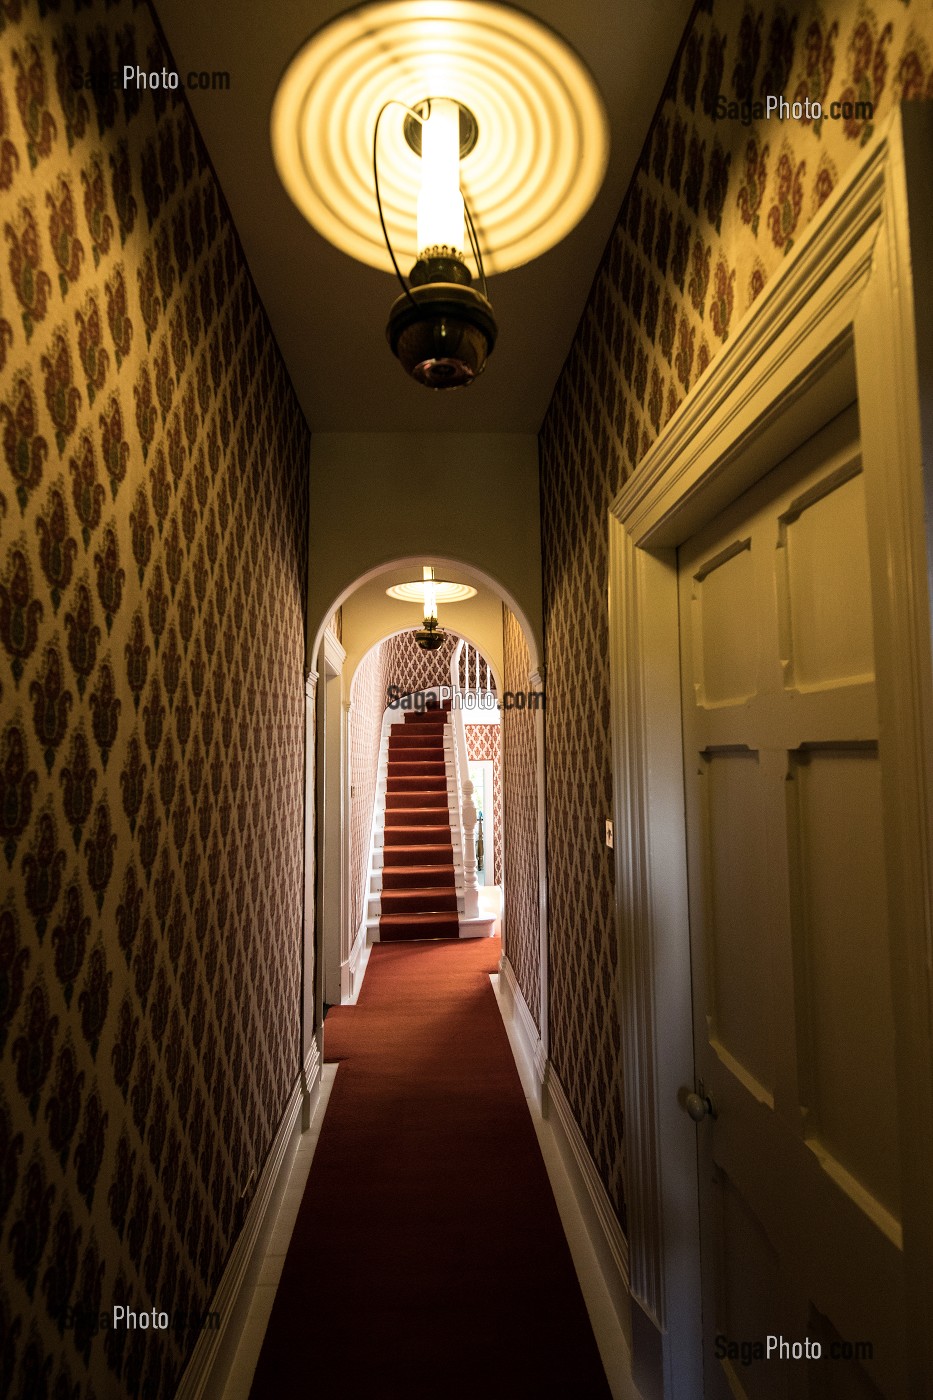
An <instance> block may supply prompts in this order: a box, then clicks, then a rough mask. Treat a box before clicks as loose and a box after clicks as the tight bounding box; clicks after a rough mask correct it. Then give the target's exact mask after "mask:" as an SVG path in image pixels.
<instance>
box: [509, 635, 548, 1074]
mask: <svg viewBox="0 0 933 1400" xmlns="http://www.w3.org/2000/svg"><path fill="white" fill-rule="evenodd" d="M528 688H529V690H540V691H544V689H545V686H544V664H543V663H542V664H541V665H540V666H538V667H537V669H536V670H534V671H532V672H531V673H530V675H529V677H528ZM546 706H547V694H546V692H545V701H544V706H539V707H538V708H537V709H536V710H535V785H536V789H537V797H538V1023H539V1025H540V1026H541V1044H542V1046H543V1050H544V1055H545V1056H547V1054H548V1050H549V1048H550V1032H549V1025H550V1021H549V1017H548V951H547V950H548V907H547V802H546V791H545V782H546V767H545V760H546V754H545V746H544V715H545V708H546ZM503 771H504V769H503Z"/></svg>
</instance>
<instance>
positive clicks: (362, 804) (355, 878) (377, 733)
mask: <svg viewBox="0 0 933 1400" xmlns="http://www.w3.org/2000/svg"><path fill="white" fill-rule="evenodd" d="M389 648H390V642H389V641H386V642H380V643H379V645H378V646H375V647H373V649H372V651H370V652H368V653H367V654H366V656H364V657H363V660H362V661H361V662H360V665H359V667H358V669H357V672H356V675H355V676H354V677H353V683H352V685H351V688H350V725H349V729H350V783H351V786H352V795H351V799H350V908H351V909H352V910H353V926H352V929H351V936H355V935H356V932H357V930H358V929H359V927H360V924H361V923H362V921H363V919H364V918H365V908H366V897H367V894H368V890H367V888H366V875H367V870H368V867H369V849H370V836H371V833H372V825H373V804H374V802H375V799H376V776H377V769H378V766H379V741H380V739H381V737H382V717H383V715H384V714H385V709H386V686H387V685H389V684H390V681H389V680H388V675H389V668H388V651H389Z"/></svg>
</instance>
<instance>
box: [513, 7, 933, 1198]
mask: <svg viewBox="0 0 933 1400" xmlns="http://www.w3.org/2000/svg"><path fill="white" fill-rule="evenodd" d="M767 94H772V95H775V96H777V95H780V94H783V95H784V96H785V97H786V98H787V99H788V100H789V101H791V100H802V99H803V98H804V97H809V98H810V99H811V100H816V101H820V102H821V103H822V104H823V106H824V108H828V105H829V103H830V102H832V101H834V100H837V99H838V100H842V101H851V100H853V99H858V100H860V101H862V100H869V101H872V102H873V103H874V104H875V119H874V123H872V122H864V121H855V120H850V121H831V120H829V119H828V118H826V119H824V120H823V121H821V122H794V121H787V122H784V123H779V122H777V121H776V120H772V121H770V122H766V121H759V122H752V123H751V124H750V125H747V126H743V124H742V122H741V121H740V120H730V119H728V117H727V118H726V119H722V120H717V119H716V110H717V102H718V99H719V98H720V97H722V98H723V99H725V102H726V103H729V102H736V103H739V104H742V103H747V102H749V101H760V100H763V98H764V96H765V95H767ZM923 95H926V96H927V97H933V6H931V4H930V0H913V3H902V0H884V3H881V4H876V5H867V4H859V5H858V6H856V5H854V4H850V3H846V0H830V3H826V4H822V5H805V6H801V7H799V8H797V9H788V8H786V7H785V6H783V5H780V4H778V5H774V4H765V5H762V4H750V3H747V0H715V2H714V3H711V4H706V5H704V6H703V7H702V8H701V10H700V12H699V13H698V14H697V15H696V17H695V20H694V23H693V26H692V29H691V31H690V33H689V34H688V36H687V39H686V43H685V45H684V47H683V49H682V52H681V57H680V60H679V62H678V64H677V66H676V68H675V71H674V72H673V73H672V74H671V77H670V80H669V83H668V86H667V91H666V94H665V98H664V102H663V105H662V107H661V110H660V111H659V113H658V115H657V117H656V119H655V121H654V123H653V125H652V129H651V131H650V133H649V136H648V139H647V142H646V144H645V148H644V151H643V152H642V156H641V160H640V163H639V166H638V169H637V171H636V174H635V177H634V179H633V182H632V185H631V187H630V189H629V192H628V194H627V196H626V199H625V202H624V204H623V207H622V210H621V212H620V215H619V218H618V221H617V224H616V227H615V230H614V233H613V235H612V237H611V239H610V242H609V245H608V247H607V249H606V253H605V256H604V259H603V263H602V266H601V268H600V270H599V273H598V275H597V277H596V280H595V282H594V284H593V288H592V290H591V293H590V297H589V301H588V303H587V307H586V310H585V312H584V315H583V318H582V320H581V323H580V327H579V330H578V332H577V336H576V339H575V341H574V344H573V347H572V350H571V353H570V355H569V357H568V359H567V362H566V364H565V366H564V369H563V372H562V374H561V376H560V379H559V381H558V384H557V388H556V390H555V393H554V397H553V400H552V402H551V406H550V409H549V411H548V414H547V417H546V420H545V423H544V426H543V429H542V432H541V439H540V447H541V488H542V538H543V554H544V588H545V633H546V654H547V668H548V675H547V679H548V719H547V767H548V773H553V774H559V775H560V782H559V783H553V784H549V792H548V797H549V809H548V853H549V870H548V893H549V922H550V944H551V992H550V995H551V1053H552V1055H553V1057H554V1060H555V1064H556V1067H557V1070H558V1073H559V1075H560V1077H561V1080H562V1082H563V1083H564V1085H565V1087H566V1089H567V1092H568V1094H569V1096H570V1101H571V1104H572V1106H573V1108H574V1111H575V1113H576V1115H577V1117H578V1120H579V1122H580V1125H581V1127H582V1129H583V1132H584V1134H585V1135H586V1138H587V1141H588V1143H589V1145H590V1147H591V1149H592V1150H593V1152H594V1156H595V1159H596V1162H597V1164H598V1166H599V1169H600V1171H601V1174H602V1176H603V1179H604V1181H605V1183H606V1185H607V1187H608V1189H609V1191H610V1193H611V1195H612V1197H613V1199H614V1201H615V1203H616V1205H617V1207H618V1209H619V1212H620V1215H621V1216H622V1218H623V1220H624V1200H623V1185H622V1158H623V1145H622V1089H621V1082H622V1066H621V1037H620V1030H619V1024H618V1017H617V1011H616V1007H617V997H618V986H617V964H616V946H615V935H614V931H613V916H612V904H613V896H612V872H611V866H610V862H609V859H608V858H607V854H606V851H605V848H604V847H602V844H601V842H600V839H599V832H600V830H601V826H602V822H603V819H604V818H605V816H606V815H607V814H608V813H609V811H610V810H611V775H610V749H609V674H608V651H609V648H608V620H607V575H608V536H607V524H606V519H607V507H608V504H609V501H610V500H611V499H612V497H613V496H614V495H615V494H616V492H617V491H618V489H619V487H620V485H621V484H622V481H623V480H624V478H625V476H626V475H627V474H628V473H629V472H631V471H633V470H634V469H636V468H637V465H638V463H639V461H640V460H641V458H642V457H643V455H644V453H645V451H646V450H647V448H648V446H649V445H650V443H651V442H652V441H653V440H654V438H655V437H656V436H657V434H658V432H659V431H660V429H661V427H662V426H663V425H664V424H665V423H666V422H667V421H668V419H669V418H670V417H671V415H672V414H673V413H674V412H675V410H676V409H677V407H678V405H679V404H680V402H681V401H682V400H683V399H684V397H685V396H686V395H687V394H688V393H689V392H690V391H691V390H692V388H693V387H694V385H695V384H696V382H697V380H698V379H699V377H700V376H701V375H702V373H703V371H704V369H705V368H706V366H707V365H708V364H709V363H710V361H711V360H712V359H713V357H714V356H715V354H716V352H717V350H718V348H719V347H720V346H721V345H722V344H723V343H724V342H725V341H726V340H727V339H728V337H729V335H730V333H731V332H732V330H733V329H734V327H735V324H736V322H737V320H738V319H739V317H740V316H741V315H742V314H743V312H744V311H745V310H746V309H747V308H748V307H749V306H750V305H751V303H752V302H753V301H754V299H755V297H756V296H758V294H759V293H760V291H761V289H762V288H763V287H764V285H765V283H766V282H767V279H768V277H769V276H771V275H772V274H773V273H774V271H775V269H776V268H777V267H779V266H780V264H781V261H782V259H783V258H785V257H786V256H787V255H788V254H791V253H792V250H793V247H794V244H795V242H796V241H797V240H798V239H799V237H800V235H801V233H802V232H803V230H804V228H805V227H806V225H807V223H808V222H809V220H810V219H811V218H813V217H814V215H815V214H816V213H817V211H818V210H819V208H820V206H821V204H822V203H823V202H824V200H825V199H826V198H827V196H828V195H829V194H830V192H831V191H832V189H833V188H834V186H835V185H836V184H837V182H838V180H839V178H840V176H841V175H842V174H843V172H844V171H845V170H846V168H847V167H848V166H849V165H850V164H851V163H852V161H854V160H855V159H856V157H857V156H858V154H859V151H860V150H861V148H862V146H863V145H864V143H865V142H866V141H867V140H868V139H869V137H870V136H871V133H872V130H873V129H875V128H877V126H878V124H879V122H881V121H883V120H884V118H885V116H886V115H887V114H888V112H889V111H890V110H891V107H892V104H893V103H895V102H897V101H898V100H900V99H901V98H914V97H920V96H923Z"/></svg>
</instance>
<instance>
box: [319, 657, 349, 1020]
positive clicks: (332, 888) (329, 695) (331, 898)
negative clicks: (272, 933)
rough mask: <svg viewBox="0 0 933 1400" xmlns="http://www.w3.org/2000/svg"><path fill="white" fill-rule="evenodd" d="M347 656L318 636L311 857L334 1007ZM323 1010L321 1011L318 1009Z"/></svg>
mask: <svg viewBox="0 0 933 1400" xmlns="http://www.w3.org/2000/svg"><path fill="white" fill-rule="evenodd" d="M346 659H347V654H346V652H345V651H344V649H343V647H342V646H341V644H340V642H338V640H337V638H336V637H335V636H334V634H333V632H330V631H327V632H325V633H324V639H323V641H322V643H321V650H320V660H319V680H318V717H317V718H318V743H317V749H318V757H319V763H320V770H319V776H318V783H317V818H318V820H317V823H316V825H317V851H318V862H319V863H318V920H319V928H320V938H319V943H318V946H319V949H320V957H321V979H322V994H323V999H324V1001H325V1002H326V1003H327V1004H328V1005H339V1004H340V1002H341V1001H342V1000H343V997H342V994H341V969H342V968H343V966H344V965H345V964H346V962H347V959H348V958H349V955H350V949H349V936H348V928H349V924H348V905H349V894H348V882H349V868H350V863H349V855H348V846H349V803H348V791H347V789H348V782H349V779H348V763H347V728H348V712H349V705H348V704H347V702H346V698H345V694H344V673H343V667H344V662H345V661H346ZM321 1009H322V1010H323V1007H322V1008H321Z"/></svg>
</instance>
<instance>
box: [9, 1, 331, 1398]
mask: <svg viewBox="0 0 933 1400" xmlns="http://www.w3.org/2000/svg"><path fill="white" fill-rule="evenodd" d="M137 59H139V60H140V61H141V62H142V63H143V64H144V65H145V66H146V67H147V68H150V69H152V68H161V67H162V66H163V63H164V62H166V58H165V56H164V55H163V53H162V52H161V49H160V43H159V39H158V37H157V32H156V29H155V26H154V24H153V21H152V17H151V15H150V12H149V10H148V9H147V8H146V7H145V6H142V5H140V6H134V5H133V4H131V3H130V0H108V3H107V4H106V5H94V6H88V5H87V4H85V3H81V0H75V3H74V4H72V3H70V0H63V3H61V4H59V3H54V4H52V3H44V2H43V3H39V2H38V0H4V3H2V4H0V224H2V248H0V647H2V653H0V662H2V664H0V872H2V876H0V890H2V893H0V1071H2V1072H0V1394H3V1395H7V1394H15V1395H18V1396H23V1397H26V1396H29V1397H33V1396H36V1397H38V1396H44V1395H55V1396H61V1397H65V1396H68V1397H71V1396H78V1395H80V1396H81V1397H83V1398H84V1400H90V1398H91V1397H94V1396H97V1397H109V1396H115V1395H139V1396H146V1397H162V1396H164V1397H168V1396H170V1395H172V1394H174V1391H175V1387H176V1384H177V1381H178V1378H179V1375H180V1372H181V1369H182V1367H183V1364H184V1362H185V1359H186V1356H187V1354H188V1352H189V1351H190V1349H191V1348H192V1346H193V1345H194V1342H195V1340H196V1335H197V1334H196V1332H194V1331H192V1330H183V1329H180V1330H171V1331H169V1332H155V1331H149V1332H143V1331H131V1332H122V1331H116V1332H115V1331H108V1332H103V1331H97V1329H96V1327H95V1325H94V1321H93V1319H94V1317H95V1316H96V1315H97V1314H98V1313H99V1312H100V1311H101V1309H109V1308H111V1307H112V1305H113V1304H114V1303H118V1302H124V1303H127V1304H131V1305H133V1306H137V1307H140V1308H146V1309H148V1308H151V1307H152V1306H153V1305H156V1306H157V1307H158V1308H159V1309H161V1310H163V1311H166V1312H169V1313H170V1314H171V1315H174V1316H177V1315H179V1314H181V1315H185V1316H187V1315H190V1314H199V1313H201V1312H202V1311H203V1310H204V1308H205V1307H206V1305H207V1303H208V1301H209V1300H210V1298H211V1296H212V1293H213V1291H214V1289H215V1287H216V1285H217V1283H218V1281H219V1278H220V1275H221V1272H222V1270H223V1267H224V1263H225V1261H226V1258H227V1256H228V1253H229V1251H230V1248H231V1246H232V1244H233V1242H234V1240H235V1239H236V1236H237V1232H238V1230H239V1228H240V1224H241V1221H242V1216H243V1211H244V1208H245V1206H247V1205H248V1203H249V1194H248V1192H247V1194H246V1197H245V1199H243V1196H242V1193H243V1192H244V1189H245V1188H246V1187H247V1184H248V1182H249V1181H250V1180H251V1173H253V1172H254V1171H255V1172H258V1171H259V1170H260V1169H261V1167H262V1165H263V1161H264V1158H265V1154H266V1152H267V1150H268V1147H269V1145H270V1142H271V1139H272V1136H273V1134H274V1132H275V1129H276V1127H277V1125H278V1121H279V1118H280V1115H281V1113H282V1111H283V1108H284V1106H285V1102H286V1100H287V1097H288V1094H289V1091H290V1089H291V1086H292V1084H293V1082H294V1079H295V1076H296V1073H297V1069H298V1058H299V1045H298V1020H297V1016H298V994H299V978H300V967H299V930H300V926H301V911H302V869H301V850H302V840H301V833H302V798H303V785H304V674H303V667H304V599H305V595H306V570H307V563H306V523H307V509H308V507H307V465H306V464H307V461H308V448H309V437H308V431H307V428H306V425H305V423H304V420H303V418H302V416H301V414H300V411H299V409H298V406H297V402H296V399H295V397H294V394H293V392H292V388H291V385H290V382H289V380H288V378H287V375H286V373H285V370H284V368H283V364H282V361H281V359H280V356H279V354H278V351H277V349H276V346H275V343H274V341H273V339H272V336H271V333H270V330H269V326H268V324H267V321H266V318H265V314H264V312H263V310H262V307H261V305H260V303H259V300H258V297H257V294H256V291H255V289H254V287H253V285H252V282H251V280H250V276H249V272H248V270H247V267H246V263H245V261H244V258H243V255H242V253H241V250H240V247H239V243H238V241H237V238H236V234H235V232H234V230H233V227H232V225H231V223H230V220H229V217H228V215H227V213H226V209H225V207H224V205H223V202H222V199H221V198H220V197H219V191H218V187H217V185H216V182H215V180H214V177H213V174H212V172H211V169H210V168H209V166H208V164H207V161H206V157H205V153H204V150H203V147H202V144H201V141H200V139H199V137H198V134H197V132H196V130H195V128H194V126H193V123H192V121H191V119H190V117H189V114H188V110H187V108H186V107H185V105H184V104H183V103H182V102H181V101H178V102H170V101H169V100H168V95H167V94H165V93H161V92H155V93H145V92H136V91H134V90H127V91H123V90H115V89H113V88H110V87H104V86H102V85H100V84H98V85H97V86H96V87H95V88H94V90H93V91H90V90H84V89H80V88H76V87H75V86H74V85H73V83H72V80H71V77H70V75H71V74H72V73H73V72H74V71H75V70H76V69H77V68H78V67H83V68H87V69H90V70H92V71H94V72H96V73H101V72H104V71H105V70H110V69H113V68H116V67H117V66H118V65H122V64H123V63H135V62H136V61H137ZM168 62H169V66H171V64H170V60H169V61H168ZM245 988H249V995H248V996H247V995H246V994H245ZM69 1307H72V1308H74V1309H76V1310H77V1320H75V1319H74V1318H72V1319H71V1322H72V1324H73V1325H69V1319H68V1314H67V1309H68V1308H69Z"/></svg>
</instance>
